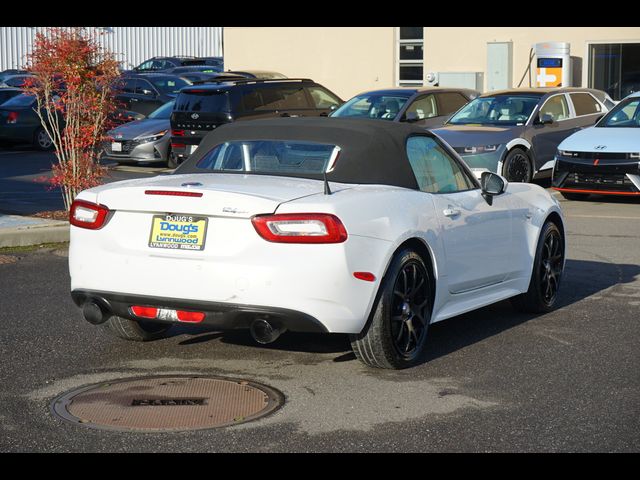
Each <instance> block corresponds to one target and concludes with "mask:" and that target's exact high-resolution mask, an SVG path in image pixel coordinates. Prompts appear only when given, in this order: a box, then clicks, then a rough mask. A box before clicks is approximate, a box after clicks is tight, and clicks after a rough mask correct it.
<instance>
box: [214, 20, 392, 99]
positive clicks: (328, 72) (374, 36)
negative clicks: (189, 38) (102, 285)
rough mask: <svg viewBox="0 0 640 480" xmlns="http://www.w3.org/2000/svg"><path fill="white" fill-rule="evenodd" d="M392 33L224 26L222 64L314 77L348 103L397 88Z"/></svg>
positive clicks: (375, 29)
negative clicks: (374, 91) (365, 94)
mask: <svg viewBox="0 0 640 480" xmlns="http://www.w3.org/2000/svg"><path fill="white" fill-rule="evenodd" d="M394 35H395V28H394V27H224V66H225V69H227V70H228V69H231V70H234V69H236V70H238V69H243V68H245V69H249V68H251V69H255V70H274V71H276V72H280V73H282V74H284V75H286V76H287V77H290V78H300V77H302V78H312V79H313V80H315V81H316V82H318V83H320V84H322V85H324V86H325V87H327V88H328V89H329V90H331V91H333V92H334V93H336V94H337V95H339V96H340V97H342V98H343V99H344V100H348V99H349V98H351V97H352V96H354V95H355V94H357V93H360V92H362V91H364V90H372V89H376V88H385V87H390V86H393V85H394V81H395V80H394V72H395V48H394V45H395V40H394V39H395V37H394Z"/></svg>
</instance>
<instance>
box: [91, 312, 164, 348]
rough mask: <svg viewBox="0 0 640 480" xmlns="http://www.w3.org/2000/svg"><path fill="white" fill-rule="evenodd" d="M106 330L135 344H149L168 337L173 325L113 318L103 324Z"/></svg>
mask: <svg viewBox="0 0 640 480" xmlns="http://www.w3.org/2000/svg"><path fill="white" fill-rule="evenodd" d="M103 326H104V328H105V329H106V330H107V331H108V332H109V333H111V334H112V335H115V336H116V337H119V338H123V339H125V340H129V341H133V342H149V341H151V340H158V339H160V338H164V337H165V336H166V333H167V331H168V330H169V329H170V328H171V325H166V324H163V323H156V322H145V321H137V320H129V319H128V318H122V317H118V316H116V315H114V316H112V317H111V318H109V320H107V321H106V322H105V323H103Z"/></svg>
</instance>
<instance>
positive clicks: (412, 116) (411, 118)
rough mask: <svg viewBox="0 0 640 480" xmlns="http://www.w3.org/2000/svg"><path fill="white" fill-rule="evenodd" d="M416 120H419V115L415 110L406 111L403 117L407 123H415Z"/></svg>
mask: <svg viewBox="0 0 640 480" xmlns="http://www.w3.org/2000/svg"><path fill="white" fill-rule="evenodd" d="M418 120H420V117H419V116H418V113H417V112H408V113H407V115H406V116H405V119H404V121H405V122H407V123H415V122H417V121H418Z"/></svg>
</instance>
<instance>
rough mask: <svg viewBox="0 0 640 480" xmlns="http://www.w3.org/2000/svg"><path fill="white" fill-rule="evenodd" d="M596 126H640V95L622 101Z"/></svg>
mask: <svg viewBox="0 0 640 480" xmlns="http://www.w3.org/2000/svg"><path fill="white" fill-rule="evenodd" d="M596 127H614V128H615V127H618V128H638V127H640V97H632V98H628V99H626V100H623V101H621V102H620V103H619V104H618V105H616V106H615V107H614V108H613V110H611V111H610V112H609V113H607V115H606V116H605V117H604V118H603V119H602V120H601V121H600V122H598V124H597V125H596Z"/></svg>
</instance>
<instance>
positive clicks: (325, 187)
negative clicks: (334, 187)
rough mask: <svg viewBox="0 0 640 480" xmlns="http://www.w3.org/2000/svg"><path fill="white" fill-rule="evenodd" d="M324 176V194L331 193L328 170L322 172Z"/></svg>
mask: <svg viewBox="0 0 640 480" xmlns="http://www.w3.org/2000/svg"><path fill="white" fill-rule="evenodd" d="M322 175H323V177H324V194H325V195H331V189H330V188H329V180H327V171H326V170H325V171H324V173H323V174H322Z"/></svg>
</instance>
